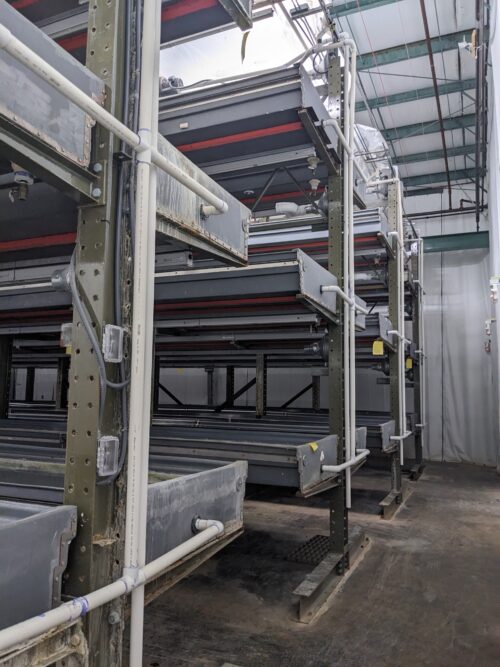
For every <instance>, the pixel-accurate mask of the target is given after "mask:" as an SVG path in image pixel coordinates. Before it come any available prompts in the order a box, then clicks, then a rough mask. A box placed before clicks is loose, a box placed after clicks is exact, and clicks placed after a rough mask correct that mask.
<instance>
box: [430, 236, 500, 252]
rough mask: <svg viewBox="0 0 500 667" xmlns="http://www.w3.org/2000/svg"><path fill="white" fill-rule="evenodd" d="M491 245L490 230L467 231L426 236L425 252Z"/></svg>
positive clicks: (470, 248) (468, 248)
mask: <svg viewBox="0 0 500 667" xmlns="http://www.w3.org/2000/svg"><path fill="white" fill-rule="evenodd" d="M489 247H490V238H489V232H465V233H463V234H443V235H442V236H426V237H424V252H448V251H454V250H473V249H476V248H489Z"/></svg>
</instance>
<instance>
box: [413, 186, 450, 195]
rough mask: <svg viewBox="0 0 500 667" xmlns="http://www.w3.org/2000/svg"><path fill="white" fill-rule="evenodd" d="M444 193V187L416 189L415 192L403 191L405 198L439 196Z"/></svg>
mask: <svg viewBox="0 0 500 667" xmlns="http://www.w3.org/2000/svg"><path fill="white" fill-rule="evenodd" d="M443 192H444V186H442V187H440V188H439V187H438V188H418V189H417V190H405V191H404V196H405V197H423V196H429V195H441V194H443Z"/></svg>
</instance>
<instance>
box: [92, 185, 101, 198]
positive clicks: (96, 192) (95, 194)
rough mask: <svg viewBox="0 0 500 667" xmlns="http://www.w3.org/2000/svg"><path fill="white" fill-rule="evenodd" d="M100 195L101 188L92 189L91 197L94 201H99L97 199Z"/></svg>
mask: <svg viewBox="0 0 500 667" xmlns="http://www.w3.org/2000/svg"><path fill="white" fill-rule="evenodd" d="M101 195H102V190H101V188H93V190H92V197H95V198H96V199H99V197H100V196H101Z"/></svg>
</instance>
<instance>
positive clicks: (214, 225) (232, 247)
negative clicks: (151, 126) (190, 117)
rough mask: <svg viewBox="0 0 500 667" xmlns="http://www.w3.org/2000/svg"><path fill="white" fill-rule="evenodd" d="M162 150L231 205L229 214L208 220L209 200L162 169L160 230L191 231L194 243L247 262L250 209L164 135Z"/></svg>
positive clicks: (167, 232)
mask: <svg viewBox="0 0 500 667" xmlns="http://www.w3.org/2000/svg"><path fill="white" fill-rule="evenodd" d="M158 150H159V151H160V152H161V153H162V155H165V156H166V157H168V159H169V160H171V161H172V162H173V163H174V164H176V165H177V166H179V167H180V168H181V169H182V170H183V171H185V172H186V173H188V174H189V175H190V176H192V177H193V178H194V179H195V180H196V181H198V182H199V183H201V184H202V185H204V186H205V187H207V188H209V189H210V190H211V191H212V192H214V193H215V194H216V195H217V196H218V197H220V198H221V199H223V200H224V201H225V202H227V204H228V207H229V209H228V212H227V213H225V214H222V215H213V216H210V217H209V218H207V219H205V218H204V217H203V216H202V214H201V207H202V205H203V204H204V203H205V202H204V201H203V200H202V199H201V198H200V197H198V196H197V195H195V194H194V193H192V192H191V191H190V190H188V189H187V188H186V187H185V186H184V185H181V184H180V183H178V182H177V181H175V180H174V179H173V178H171V177H169V176H167V174H165V173H164V172H162V171H160V170H158V194H157V197H158V201H157V212H158V221H157V229H158V231H160V232H163V233H165V234H167V235H172V230H171V227H172V226H173V227H175V228H177V229H178V230H179V231H180V232H181V233H182V232H183V233H184V234H189V237H190V238H189V241H190V243H191V245H193V246H195V247H201V248H203V249H207V250H209V251H210V249H211V250H212V252H213V253H214V254H216V255H223V256H224V257H225V258H226V259H227V260H230V261H232V262H234V263H237V264H242V263H246V261H247V245H248V223H249V220H250V211H249V210H248V209H247V208H246V206H243V204H241V203H240V202H239V201H238V200H237V199H235V198H234V197H232V196H231V195H230V194H228V193H227V192H226V191H225V190H224V189H223V188H221V186H220V185H218V184H217V183H215V181H213V180H212V179H211V178H210V176H207V174H205V172H203V171H202V170H201V169H200V168H199V167H197V166H196V165H195V164H193V163H192V162H191V161H190V160H189V159H188V158H187V157H185V156H184V155H183V154H182V153H181V152H180V151H178V150H177V149H176V148H174V147H173V146H171V145H170V144H168V142H166V141H165V140H164V139H163V137H159V140H158ZM169 223H171V224H169Z"/></svg>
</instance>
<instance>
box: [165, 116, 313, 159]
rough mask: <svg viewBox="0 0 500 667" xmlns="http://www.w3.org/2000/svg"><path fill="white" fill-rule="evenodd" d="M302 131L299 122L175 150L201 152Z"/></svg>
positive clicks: (184, 146) (199, 142)
mask: <svg viewBox="0 0 500 667" xmlns="http://www.w3.org/2000/svg"><path fill="white" fill-rule="evenodd" d="M302 129H304V128H303V126H302V123H300V122H296V123H285V124H284V125H274V126H273V127H264V128H262V129H260V130H248V131H247V132H239V133H238V134H228V135H227V136H225V137H214V138H213V139H205V140H204V141H195V142H194V143H191V144H182V145H181V146H177V148H178V150H180V151H182V152H183V153H188V152H189V151H201V150H203V149H204V148H215V147H216V146H224V145H226V144H236V143H238V142H239V141H250V140H251V139H260V138H261V137H269V136H272V135H275V134H285V133H286V132H297V130H302Z"/></svg>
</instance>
